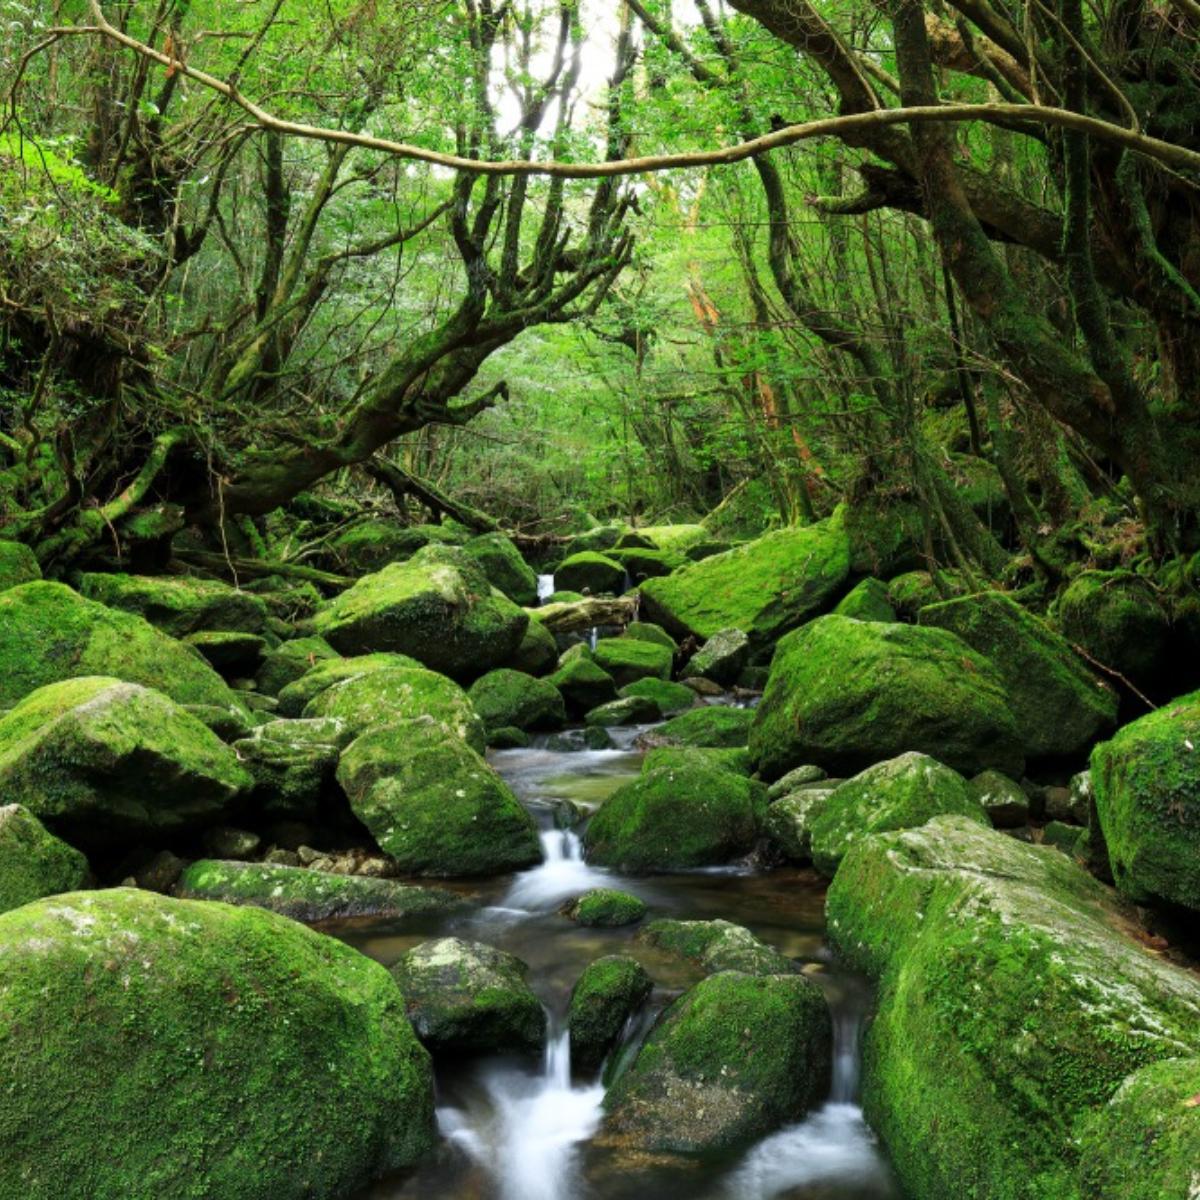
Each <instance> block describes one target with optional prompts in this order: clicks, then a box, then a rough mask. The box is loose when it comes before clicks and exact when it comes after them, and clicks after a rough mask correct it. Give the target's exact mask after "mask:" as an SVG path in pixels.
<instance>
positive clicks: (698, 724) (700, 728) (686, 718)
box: [654, 704, 754, 749]
mask: <svg viewBox="0 0 1200 1200" xmlns="http://www.w3.org/2000/svg"><path fill="white" fill-rule="evenodd" d="M753 722H754V710H753V709H751V708H733V707H731V706H729V705H727V704H702V705H698V706H697V707H696V708H693V709H691V710H690V711H689V712H685V713H682V714H680V715H679V716H678V717H672V718H671V720H669V721H667V722H666V724H665V725H660V726H659V727H658V728H657V729H656V730H655V731H654V738H655V740H656V741H657V742H660V743H666V744H668V745H675V746H707V747H710V748H714V749H715V748H724V749H732V748H735V747H739V746H744V745H746V739H747V738H748V737H749V735H750V726H751V725H752V724H753Z"/></svg>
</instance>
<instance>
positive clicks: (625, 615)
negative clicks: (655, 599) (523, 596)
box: [525, 596, 639, 633]
mask: <svg viewBox="0 0 1200 1200" xmlns="http://www.w3.org/2000/svg"><path fill="white" fill-rule="evenodd" d="M638 599H639V598H638V597H637V596H619V597H617V598H615V599H611V600H605V599H601V598H598V597H596V598H593V597H588V598H587V599H585V600H576V601H574V602H572V603H563V604H543V605H542V607H541V608H527V609H526V610H525V611H526V612H527V613H528V614H529V615H530V616H531V617H532V618H533V619H534V620H535V621H540V622H541V623H542V624H543V625H544V626H545V627H546V628H547V629H548V630H549V631H550V632H551V633H579V632H581V631H582V630H585V629H594V628H595V627H596V626H597V625H628V624H629V622H630V621H633V620H636V618H637V610H638Z"/></svg>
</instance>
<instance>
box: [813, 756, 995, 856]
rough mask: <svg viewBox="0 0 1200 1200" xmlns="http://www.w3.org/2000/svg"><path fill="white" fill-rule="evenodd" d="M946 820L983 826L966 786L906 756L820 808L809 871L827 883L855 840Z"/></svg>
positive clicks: (858, 778)
mask: <svg viewBox="0 0 1200 1200" xmlns="http://www.w3.org/2000/svg"><path fill="white" fill-rule="evenodd" d="M947 814H957V815H959V816H963V817H966V818H967V819H968V820H970V821H977V822H978V823H979V824H981V825H986V824H988V818H987V813H986V812H985V811H984V809H983V805H982V804H980V802H979V800H978V798H977V797H976V796H975V794H974V793H973V792H972V791H971V788H970V785H969V784H968V783H967V781H966V780H965V779H964V778H963V777H962V776H961V775H960V774H959V773H958V772H957V771H952V770H950V768H949V767H944V766H942V764H941V763H940V762H938V761H937V760H936V759H933V758H930V757H929V755H928V754H920V753H918V752H917V751H910V752H909V753H908V754H901V755H900V757H899V758H893V759H890V760H889V761H888V762H881V763H876V764H875V766H873V767H868V768H867V769H866V770H865V771H861V772H860V773H859V774H857V775H855V776H854V778H853V779H848V780H846V782H845V783H843V784H841V785H840V786H839V787H837V788H835V789H834V790H833V791H832V792H831V793H830V794H829V795H828V797H827V798H826V800H825V802H824V803H823V804H822V805H821V811H820V812H819V813H818V814H817V815H816V816H815V818H814V819H813V822H812V825H811V828H810V845H811V850H812V860H813V865H814V866H815V867H816V868H817V870H818V871H820V872H821V874H822V875H826V876H829V877H830V878H832V876H833V874H834V872H835V871H836V870H837V869H838V864H839V863H840V862H841V861H842V859H843V858H844V857H845V856H846V852H847V851H848V850H849V849H850V847H851V846H853V845H854V843H855V842H856V841H858V840H859V838H863V837H866V836H867V835H868V834H872V833H883V832H885V831H887V830H892V829H912V828H915V827H916V826H918V825H924V824H925V822H926V821H928V820H929V819H930V818H931V817H940V816H944V815H947Z"/></svg>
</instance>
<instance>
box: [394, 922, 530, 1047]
mask: <svg viewBox="0 0 1200 1200" xmlns="http://www.w3.org/2000/svg"><path fill="white" fill-rule="evenodd" d="M528 971H529V968H528V967H527V966H526V965H525V964H524V963H523V962H522V961H521V960H520V959H519V958H517V957H516V956H515V955H512V954H507V953H506V952H505V951H503V950H497V949H495V948H494V947H493V946H487V945H484V943H482V942H468V941H464V940H463V939H462V938H453V937H449V938H438V939H437V940H436V941H432V942H422V943H421V945H419V946H416V947H414V948H413V949H412V950H410V951H408V953H407V954H404V955H402V956H401V958H400V959H399V961H398V962H397V963H396V964H395V966H393V967H392V978H393V979H395V981H396V982H397V983H398V984H399V985H400V990H401V992H403V994H404V1004H405V1008H406V1009H407V1011H408V1017H409V1020H410V1021H412V1023H413V1028H414V1029H415V1030H416V1033H417V1037H419V1038H420V1039H421V1041H422V1042H423V1043H424V1044H425V1045H426V1046H427V1047H428V1048H429V1049H430V1050H431V1051H433V1053H434V1054H443V1053H449V1054H495V1053H502V1052H508V1053H512V1052H513V1051H525V1052H528V1053H536V1052H537V1051H538V1050H540V1049H541V1047H542V1044H543V1042H544V1041H545V1040H546V1013H545V1010H544V1009H543V1008H542V1005H541V1001H539V1000H538V998H537V997H536V996H535V995H534V994H533V992H532V991H531V990H530V987H529V984H527V983H526V982H525V976H526V975H527V974H528Z"/></svg>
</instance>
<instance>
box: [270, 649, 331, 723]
mask: <svg viewBox="0 0 1200 1200" xmlns="http://www.w3.org/2000/svg"><path fill="white" fill-rule="evenodd" d="M337 657H338V652H337V651H336V650H335V649H334V648H333V647H332V646H331V645H330V644H329V643H328V642H327V641H326V640H325V639H324V638H322V637H299V638H292V639H291V640H289V641H286V642H281V643H280V644H279V645H278V646H276V647H275V648H274V649H272V650H268V651H267V652H266V654H264V655H263V660H262V665H261V666H260V667H259V668H258V674H257V675H256V676H255V677H254V681H255V683H256V684H257V685H258V690H259V691H260V692H262V693H263V695H265V696H278V695H279V693H280V692H281V691H283V689H284V688H285V687H287V685H288V684H289V683H295V682H296V680H297V679H300V678H302V677H303V676H304V675H305V674H307V672H308V671H310V670H311V669H312V668H313V667H315V666H316V665H317V663H319V662H324V661H327V660H329V659H335V658H337ZM310 699H311V697H310ZM306 703H307V701H306ZM300 707H301V708H303V707H304V706H303V705H301V706H300Z"/></svg>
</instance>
